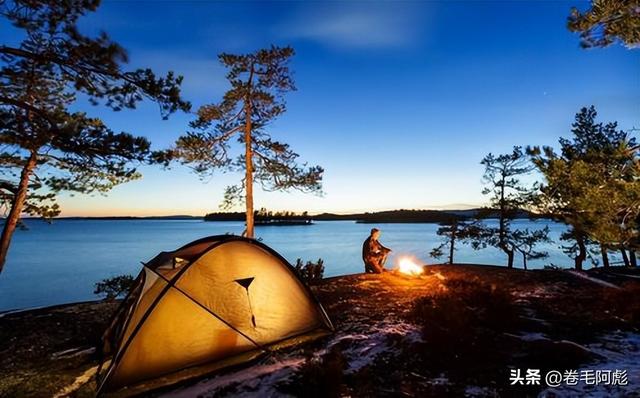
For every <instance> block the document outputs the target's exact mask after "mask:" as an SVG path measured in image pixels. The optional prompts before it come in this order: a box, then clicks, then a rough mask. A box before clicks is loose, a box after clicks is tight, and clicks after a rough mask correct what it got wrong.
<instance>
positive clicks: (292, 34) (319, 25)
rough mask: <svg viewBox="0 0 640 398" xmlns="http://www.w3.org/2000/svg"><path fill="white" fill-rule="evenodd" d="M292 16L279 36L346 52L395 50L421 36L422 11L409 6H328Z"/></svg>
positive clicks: (412, 5) (333, 4) (404, 4)
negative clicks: (363, 49) (343, 49)
mask: <svg viewBox="0 0 640 398" xmlns="http://www.w3.org/2000/svg"><path fill="white" fill-rule="evenodd" d="M323 5H324V7H320V6H319V4H318V3H314V7H313V9H305V10H302V12H298V13H296V14H294V15H292V16H291V17H290V18H289V19H288V20H287V21H285V23H284V24H281V25H279V26H278V32H279V33H280V34H281V35H282V36H284V37H286V38H290V39H306V40H313V41H317V42H320V43H322V44H326V45H330V46H337V47H349V48H394V47H405V46H408V45H411V44H412V43H414V42H415V41H416V40H417V39H419V36H420V25H421V16H422V15H421V14H423V11H424V10H423V9H419V8H417V7H415V4H411V3H404V2H403V3H369V2H363V3H348V4H345V3H330V4H326V3H325V4H323Z"/></svg>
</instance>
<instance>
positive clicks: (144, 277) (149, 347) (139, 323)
mask: <svg viewBox="0 0 640 398" xmlns="http://www.w3.org/2000/svg"><path fill="white" fill-rule="evenodd" d="M137 281H138V283H137V284H136V287H135V288H134V289H133V290H132V291H131V293H130V295H129V296H128V297H127V298H126V299H125V301H124V303H123V305H122V306H121V308H120V310H119V311H118V313H117V314H116V315H115V316H114V321H113V322H112V325H111V327H110V328H109V329H108V330H107V332H106V333H105V336H104V340H105V346H106V347H107V350H106V351H107V352H111V353H112V354H113V357H112V360H111V362H110V364H109V366H108V367H107V369H106V370H105V374H104V377H102V383H101V385H100V392H105V391H113V390H116V389H119V388H122V387H125V386H131V385H134V384H136V383H140V382H143V381H146V380H150V379H156V378H162V377H164V378H165V379H167V380H169V379H170V378H167V377H166V376H167V375H170V374H171V373H177V372H180V371H183V370H185V369H187V368H191V367H198V366H202V365H207V366H204V367H203V368H211V366H208V365H215V364H216V362H220V363H224V362H225V361H226V360H229V359H230V358H233V357H237V358H253V357H255V354H256V353H259V352H260V351H268V350H269V349H270V347H271V346H273V345H275V344H278V343H282V342H284V341H287V340H290V341H291V342H295V341H296V339H297V338H298V339H299V338H302V340H304V337H305V335H308V336H312V335H313V336H318V335H321V334H322V333H319V332H322V331H326V332H329V331H331V330H333V326H332V325H331V321H330V320H329V318H328V317H327V315H326V313H325V311H324V309H323V308H322V306H321V305H320V303H319V302H318V301H317V300H316V299H315V297H314V296H313V294H312V293H311V291H310V290H309V289H308V288H307V286H306V285H304V283H302V282H301V281H300V279H299V278H298V276H297V275H296V273H295V272H294V271H293V267H291V265H290V264H289V263H288V262H287V261H286V260H285V259H284V258H283V257H282V256H280V255H279V254H278V253H276V252H275V251H273V250H272V249H270V248H269V247H267V246H266V245H264V244H262V243H260V242H258V241H256V240H253V239H247V238H242V237H238V236H233V235H223V236H212V237H209V238H204V239H200V240H198V241H195V242H192V243H190V244H188V245H186V246H183V247H182V248H180V249H178V250H175V251H172V252H162V253H160V254H158V255H157V256H156V257H154V258H153V259H152V260H150V261H149V262H148V263H146V264H145V267H144V268H143V270H142V272H141V273H140V276H139V277H138V280H137ZM110 345H111V347H109V346H110ZM233 362H234V363H235V362H239V361H238V360H235V361H233ZM240 362H241V360H240ZM214 367H215V366H214Z"/></svg>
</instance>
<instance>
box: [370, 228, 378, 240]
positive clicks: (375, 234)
mask: <svg viewBox="0 0 640 398" xmlns="http://www.w3.org/2000/svg"><path fill="white" fill-rule="evenodd" d="M371 237H372V238H373V239H378V238H379V237H380V230H379V229H378V228H371Z"/></svg>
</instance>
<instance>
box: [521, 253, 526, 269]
mask: <svg viewBox="0 0 640 398" xmlns="http://www.w3.org/2000/svg"><path fill="white" fill-rule="evenodd" d="M522 266H523V267H524V269H525V270H526V269H527V255H526V254H524V253H522Z"/></svg>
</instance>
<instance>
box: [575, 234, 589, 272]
mask: <svg viewBox="0 0 640 398" xmlns="http://www.w3.org/2000/svg"><path fill="white" fill-rule="evenodd" d="M576 242H577V243H578V255H577V256H576V258H575V265H576V269H577V270H578V271H582V263H583V262H584V260H585V259H586V258H587V247H586V245H585V243H584V237H583V236H582V235H578V236H576Z"/></svg>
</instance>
